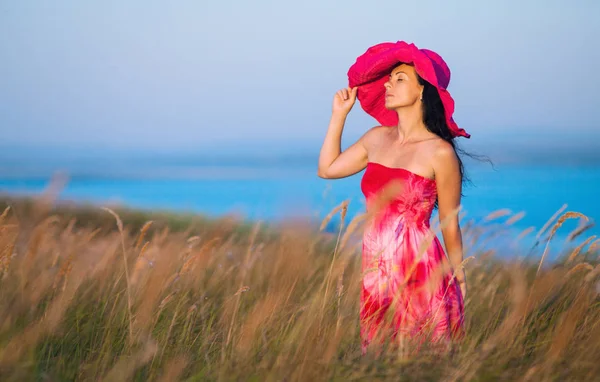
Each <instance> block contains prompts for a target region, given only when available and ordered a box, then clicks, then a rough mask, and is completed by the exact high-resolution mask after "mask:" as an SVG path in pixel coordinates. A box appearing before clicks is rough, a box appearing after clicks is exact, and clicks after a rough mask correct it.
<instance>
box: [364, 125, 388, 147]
mask: <svg viewBox="0 0 600 382" xmlns="http://www.w3.org/2000/svg"><path fill="white" fill-rule="evenodd" d="M388 132H389V128H387V127H385V126H375V127H372V128H370V129H369V130H368V131H367V132H366V133H365V134H364V135H363V142H364V144H365V146H373V145H376V144H377V143H378V142H379V141H381V140H382V139H383V138H384V135H385V134H387V133H388Z"/></svg>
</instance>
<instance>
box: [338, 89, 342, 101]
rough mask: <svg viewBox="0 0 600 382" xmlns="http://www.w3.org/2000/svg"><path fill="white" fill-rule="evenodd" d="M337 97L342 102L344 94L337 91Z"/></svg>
mask: <svg viewBox="0 0 600 382" xmlns="http://www.w3.org/2000/svg"><path fill="white" fill-rule="evenodd" d="M337 96H338V97H340V99H341V100H343V99H344V94H343V93H342V91H341V90H339V91H338V92H337Z"/></svg>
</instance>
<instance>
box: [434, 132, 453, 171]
mask: <svg viewBox="0 0 600 382" xmlns="http://www.w3.org/2000/svg"><path fill="white" fill-rule="evenodd" d="M432 151H433V152H432V155H431V158H432V165H433V169H434V171H435V172H436V173H442V172H448V171H454V170H456V169H457V168H458V157H457V155H456V150H455V149H454V147H453V146H452V144H450V142H447V141H445V140H443V139H439V140H436V141H435V143H434V145H433V147H432Z"/></svg>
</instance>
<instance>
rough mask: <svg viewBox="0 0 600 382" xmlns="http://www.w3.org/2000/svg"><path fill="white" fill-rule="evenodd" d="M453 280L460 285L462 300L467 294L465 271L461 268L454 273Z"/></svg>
mask: <svg viewBox="0 0 600 382" xmlns="http://www.w3.org/2000/svg"><path fill="white" fill-rule="evenodd" d="M454 282H456V283H458V285H459V286H460V291H461V292H462V297H463V300H464V299H465V298H466V296H467V278H466V276H465V271H464V270H463V269H462V268H461V269H460V270H457V271H456V272H455V273H454Z"/></svg>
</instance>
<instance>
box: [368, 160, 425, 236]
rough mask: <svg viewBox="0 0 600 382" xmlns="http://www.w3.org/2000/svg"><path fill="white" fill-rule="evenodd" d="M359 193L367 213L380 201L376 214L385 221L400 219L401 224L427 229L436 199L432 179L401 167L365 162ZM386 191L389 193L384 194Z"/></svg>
mask: <svg viewBox="0 0 600 382" xmlns="http://www.w3.org/2000/svg"><path fill="white" fill-rule="evenodd" d="M396 186H397V188H396ZM361 190H362V192H363V194H364V196H365V198H366V201H367V210H369V209H371V208H374V207H375V206H374V205H375V204H376V203H377V201H378V200H380V201H384V204H383V205H378V206H377V208H381V210H379V211H378V212H377V213H380V212H381V213H383V215H385V216H386V217H387V218H389V217H390V215H392V216H402V217H403V218H404V219H403V220H404V221H405V223H413V224H417V225H427V226H429V219H430V217H431V213H432V211H433V207H434V205H435V201H436V199H437V188H436V182H435V180H434V179H429V178H426V177H423V176H421V175H418V174H415V173H413V172H411V171H409V170H406V169H403V168H396V167H387V166H384V165H382V164H379V163H375V162H369V163H368V164H367V168H366V170H365V172H364V174H363V177H362V180H361ZM388 191H389V192H391V194H389V195H388V194H387V193H386V192H388ZM382 217H383V216H382Z"/></svg>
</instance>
